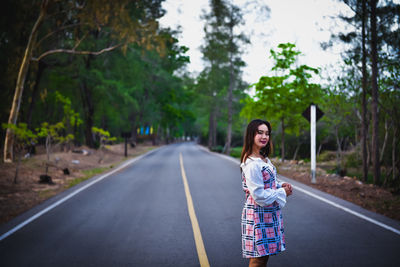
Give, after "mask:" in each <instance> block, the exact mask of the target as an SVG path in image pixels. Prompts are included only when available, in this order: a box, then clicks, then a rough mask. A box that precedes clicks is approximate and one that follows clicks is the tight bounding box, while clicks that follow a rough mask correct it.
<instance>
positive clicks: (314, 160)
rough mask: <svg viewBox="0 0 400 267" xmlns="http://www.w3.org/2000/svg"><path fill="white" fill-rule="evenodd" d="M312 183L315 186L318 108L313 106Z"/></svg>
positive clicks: (311, 110)
mask: <svg viewBox="0 0 400 267" xmlns="http://www.w3.org/2000/svg"><path fill="white" fill-rule="evenodd" d="M310 112H311V116H310V118H311V183H313V184H315V183H316V182H317V180H316V179H315V169H316V168H315V167H316V159H315V158H316V155H315V143H316V107H315V105H311V109H310Z"/></svg>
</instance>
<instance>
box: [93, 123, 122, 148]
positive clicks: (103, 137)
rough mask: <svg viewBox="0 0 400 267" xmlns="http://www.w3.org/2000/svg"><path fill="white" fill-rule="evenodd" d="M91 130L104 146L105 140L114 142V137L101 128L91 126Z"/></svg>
mask: <svg viewBox="0 0 400 267" xmlns="http://www.w3.org/2000/svg"><path fill="white" fill-rule="evenodd" d="M92 132H93V133H94V134H95V135H97V136H98V137H99V138H100V144H101V145H102V146H104V145H105V144H106V143H107V142H114V141H116V140H117V138H116V137H111V135H110V133H109V132H108V131H106V130H103V129H101V128H97V127H92Z"/></svg>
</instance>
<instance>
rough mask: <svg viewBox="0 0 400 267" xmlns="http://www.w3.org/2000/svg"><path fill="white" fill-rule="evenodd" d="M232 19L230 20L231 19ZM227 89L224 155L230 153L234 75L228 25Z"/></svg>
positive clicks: (230, 25)
mask: <svg viewBox="0 0 400 267" xmlns="http://www.w3.org/2000/svg"><path fill="white" fill-rule="evenodd" d="M231 19H232V18H231ZM229 31H230V32H229V34H230V38H229V46H230V47H229V48H230V50H231V51H230V53H229V87H228V129H227V133H226V144H225V154H226V155H229V154H230V153H231V142H232V115H233V114H232V113H233V110H232V94H233V86H234V75H233V62H232V61H233V59H232V57H233V55H232V49H233V48H232V46H233V44H232V43H233V24H229Z"/></svg>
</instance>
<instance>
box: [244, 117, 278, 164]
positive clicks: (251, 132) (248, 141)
mask: <svg viewBox="0 0 400 267" xmlns="http://www.w3.org/2000/svg"><path fill="white" fill-rule="evenodd" d="M263 124H265V125H266V126H267V127H268V131H269V139H268V143H267V145H266V146H265V147H263V148H262V149H261V150H260V154H261V155H262V156H263V157H268V155H269V153H271V152H272V148H273V146H272V141H271V130H272V129H271V124H270V123H269V122H268V121H264V120H260V119H255V120H252V121H251V122H250V123H249V125H247V129H246V133H245V135H244V140H243V149H242V155H241V156H240V162H245V161H246V159H247V158H248V157H249V156H250V155H251V153H253V151H252V150H253V144H254V136H256V134H257V130H258V126H260V125H263Z"/></svg>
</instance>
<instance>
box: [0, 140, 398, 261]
mask: <svg viewBox="0 0 400 267" xmlns="http://www.w3.org/2000/svg"><path fill="white" fill-rule="evenodd" d="M180 154H181V155H182V159H183V165H184V170H185V173H186V177H187V180H188V184H189V188H190V193H191V197H192V199H193V206H194V210H195V213H196V217H197V220H198V224H199V227H200V230H201V236H202V240H203V242H204V247H205V251H206V255H207V258H208V261H209V263H210V265H211V266H247V264H248V261H247V260H245V259H243V258H242V256H241V238H240V216H241V210H242V205H243V201H244V193H243V192H242V190H241V181H240V171H239V168H238V164H237V163H235V162H234V161H232V160H227V159H226V158H223V157H220V156H218V155H216V154H213V153H209V152H207V151H205V150H204V149H201V148H200V147H199V146H197V145H195V144H193V143H181V144H174V145H169V146H165V147H162V148H160V149H158V150H156V151H154V152H151V153H150V154H148V155H146V156H145V157H143V158H141V159H139V160H137V161H136V162H134V163H133V164H131V165H129V166H128V167H126V168H124V169H123V170H121V171H118V172H116V173H114V174H112V175H110V176H108V177H107V178H105V179H102V180H101V181H99V182H97V183H94V184H93V185H91V186H90V187H87V188H86V189H84V190H82V191H81V192H79V193H77V194H76V195H74V196H73V197H71V198H69V199H68V200H66V201H64V202H62V203H61V204H59V205H57V206H56V207H54V208H52V209H51V210H49V211H48V212H46V213H45V214H43V215H42V216H40V217H38V218H37V219H35V220H33V221H32V222H30V223H29V224H27V225H26V226H24V227H22V228H21V229H19V230H18V231H16V232H14V233H12V234H11V235H9V236H8V237H6V238H4V239H3V240H1V241H0V266H200V264H199V258H198V254H197V250H196V244H195V238H194V234H193V229H192V223H191V220H190V217H189V213H188V204H187V201H186V195H185V190H184V185H183V180H182V173H181V166H180V161H179V155H180ZM97 178H98V177H94V178H93V179H92V180H91V181H87V182H85V183H83V184H81V185H78V186H77V187H75V188H72V189H71V190H68V191H67V192H64V193H63V194H61V195H59V196H57V197H55V198H53V199H50V200H48V201H46V202H45V203H43V204H42V205H40V206H38V207H36V208H34V209H33V210H31V211H29V212H27V213H25V214H23V215H22V216H20V217H18V218H16V219H15V220H13V221H11V222H10V223H8V224H6V225H3V226H1V227H0V235H2V234H4V233H6V232H7V231H9V230H10V229H12V228H13V227H14V226H15V225H18V224H19V223H20V222H23V221H25V220H26V219H28V218H30V216H32V215H34V214H36V213H37V212H39V211H41V210H43V209H44V208H46V207H49V206H50V205H52V204H54V203H56V202H57V201H58V200H60V199H63V198H64V197H66V196H68V195H69V194H71V193H73V192H76V190H79V189H82V188H83V187H84V186H86V185H88V183H91V182H92V181H95V180H96V179H97ZM296 186H302V185H298V184H296ZM302 188H305V189H306V190H310V191H312V192H313V194H318V195H320V196H323V197H327V198H329V199H330V200H331V201H337V202H338V203H340V204H341V205H347V207H348V208H353V209H355V210H357V211H358V212H361V213H363V214H365V215H368V216H372V217H374V218H375V219H377V220H380V221H383V222H384V223H387V224H391V225H392V226H393V227H397V229H400V223H399V222H396V221H393V220H389V219H387V218H385V217H383V216H379V215H376V214H373V213H371V212H367V211H365V210H362V209H361V208H359V207H357V206H355V205H351V204H349V203H346V202H344V201H341V200H338V199H336V198H334V197H330V196H328V195H326V194H323V193H321V192H319V191H317V190H312V189H310V188H307V187H302ZM283 216H284V224H285V231H286V243H287V250H286V251H285V252H283V253H281V254H279V255H278V256H273V257H271V258H270V261H269V265H268V266H400V235H399V234H396V233H394V232H393V231H389V230H387V229H384V228H382V227H380V226H378V225H376V224H373V223H370V222H368V221H366V220H364V219H361V218H359V217H356V216H354V215H352V214H350V213H348V212H346V211H344V210H342V209H339V208H337V207H334V206H332V205H329V204H327V203H325V202H322V201H320V200H318V199H316V198H315V197H312V196H310V195H307V194H305V193H303V192H301V191H299V190H298V191H296V190H294V194H293V195H292V196H291V197H290V198H289V200H288V203H287V205H286V207H285V208H284V210H283Z"/></svg>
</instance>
